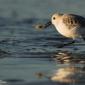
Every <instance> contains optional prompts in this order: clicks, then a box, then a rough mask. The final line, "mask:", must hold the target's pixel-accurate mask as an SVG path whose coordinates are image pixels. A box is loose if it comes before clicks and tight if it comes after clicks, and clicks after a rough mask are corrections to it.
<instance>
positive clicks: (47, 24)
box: [44, 21, 52, 28]
mask: <svg viewBox="0 0 85 85" xmlns="http://www.w3.org/2000/svg"><path fill="white" fill-rule="evenodd" d="M51 24H52V23H51V21H49V22H47V23H46V24H45V25H44V28H47V27H49V26H50V25H51Z"/></svg>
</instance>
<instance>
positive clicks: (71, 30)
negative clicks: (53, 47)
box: [36, 13, 85, 47]
mask: <svg viewBox="0 0 85 85" xmlns="http://www.w3.org/2000/svg"><path fill="white" fill-rule="evenodd" d="M50 25H53V26H54V27H55V28H56V30H57V31H58V32H59V33H60V34H61V35H62V36H64V37H67V38H70V39H72V40H73V41H72V42H69V43H68V44H72V43H74V42H75V41H76V40H78V41H84V40H85V17H83V16H80V15H76V14H68V13H54V14H53V15H52V16H51V20H50V21H48V22H47V23H46V24H43V25H42V24H39V25H37V26H36V28H39V29H42V28H47V27H49V26H50ZM68 44H65V45H68ZM61 47H62V46H61Z"/></svg>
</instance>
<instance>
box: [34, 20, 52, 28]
mask: <svg viewBox="0 0 85 85" xmlns="http://www.w3.org/2000/svg"><path fill="white" fill-rule="evenodd" d="M51 24H52V23H51V21H49V22H47V23H46V24H37V25H35V28H37V29H45V28H47V27H49V26H50V25H51Z"/></svg>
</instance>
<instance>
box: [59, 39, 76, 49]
mask: <svg viewBox="0 0 85 85" xmlns="http://www.w3.org/2000/svg"><path fill="white" fill-rule="evenodd" d="M73 43H75V41H74V40H73V41H72V42H69V43H66V44H61V45H59V46H58V48H63V47H65V46H68V45H72V44H73Z"/></svg>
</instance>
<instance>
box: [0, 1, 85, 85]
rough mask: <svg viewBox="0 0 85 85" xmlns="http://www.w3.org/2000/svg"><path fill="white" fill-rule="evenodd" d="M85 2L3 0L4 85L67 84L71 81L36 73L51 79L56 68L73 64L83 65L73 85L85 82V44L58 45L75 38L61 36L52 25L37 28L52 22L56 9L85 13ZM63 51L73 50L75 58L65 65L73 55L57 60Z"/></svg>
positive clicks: (0, 81)
mask: <svg viewBox="0 0 85 85" xmlns="http://www.w3.org/2000/svg"><path fill="white" fill-rule="evenodd" d="M41 3H42V4H41ZM52 3H53V4H52ZM84 3H85V1H80V0H79V1H74V0H71V1H68V0H63V1H62V0H54V1H48V0H30V1H29V0H17V1H16V0H15V1H14V0H0V12H1V14H0V85H33V84H35V83H36V84H41V82H42V85H45V84H46V85H47V84H48V85H55V84H60V85H61V84H63V85H64V84H65V85H66V84H69V83H65V82H63V83H61V82H59V81H58V80H57V81H56V82H53V81H51V79H48V78H46V77H45V76H44V77H43V78H41V79H39V78H37V76H36V73H38V72H42V73H44V74H45V75H46V76H48V77H50V78H51V77H53V74H54V73H55V71H58V70H59V69H61V68H62V69H64V70H65V71H66V72H68V70H66V69H69V67H70V66H71V67H73V66H74V67H73V68H74V70H76V68H77V67H78V66H79V67H78V71H77V72H74V71H72V74H74V75H73V76H74V77H73V76H72V78H73V80H78V81H79V80H80V81H79V82H77V83H76V82H70V84H77V85H84V84H85V82H83V81H84V80H85V78H84V75H85V72H84V71H85V70H84V64H85V58H84V57H85V44H84V43H75V44H74V45H70V46H65V47H64V48H58V46H59V45H60V44H62V42H63V43H67V42H69V41H71V40H70V39H66V38H64V37H62V36H61V35H59V34H58V33H57V32H56V30H55V29H54V27H52V26H51V27H49V28H48V29H45V30H37V29H35V28H34V25H35V24H37V23H45V22H47V21H49V16H50V15H51V14H53V13H54V12H55V11H56V8H57V11H59V12H66V13H67V12H68V13H69V12H70V13H76V14H77V13H78V14H81V15H84V14H85V12H84V11H83V10H84V8H85V4H84ZM43 5H44V6H43ZM49 8H50V9H49ZM41 10H42V11H41ZM62 51H68V52H72V53H73V55H70V56H71V58H72V57H75V58H74V59H72V60H71V59H70V60H71V61H69V62H68V63H63V64H62V62H67V61H68V60H69V57H70V56H69V55H65V56H63V55H60V57H67V60H66V61H65V60H62V58H61V59H60V60H59V62H58V61H55V59H53V58H54V57H53V56H56V55H57V54H58V53H62ZM56 59H57V58H56ZM75 59H76V60H77V61H76V60H75ZM80 60H81V61H80ZM61 61H62V62H61ZM70 62H72V63H71V64H70ZM74 62H75V63H74ZM82 62H83V64H82ZM75 64H76V66H75ZM65 67H67V68H65ZM61 72H64V71H61ZM69 72H70V70H69ZM59 75H60V73H59ZM76 75H78V76H77V77H78V79H76V77H75V76H76ZM70 76H71V75H70ZM67 77H68V76H67ZM67 77H66V78H67ZM61 79H62V78H61Z"/></svg>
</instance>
